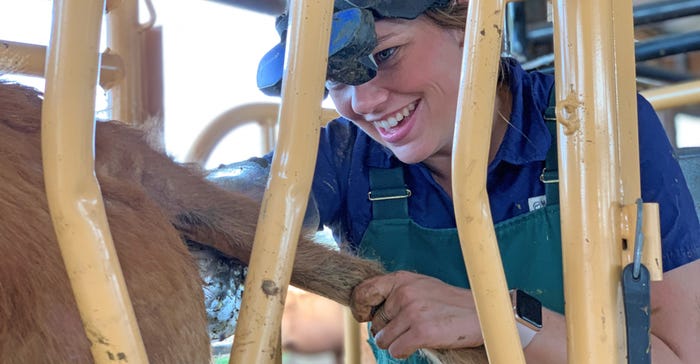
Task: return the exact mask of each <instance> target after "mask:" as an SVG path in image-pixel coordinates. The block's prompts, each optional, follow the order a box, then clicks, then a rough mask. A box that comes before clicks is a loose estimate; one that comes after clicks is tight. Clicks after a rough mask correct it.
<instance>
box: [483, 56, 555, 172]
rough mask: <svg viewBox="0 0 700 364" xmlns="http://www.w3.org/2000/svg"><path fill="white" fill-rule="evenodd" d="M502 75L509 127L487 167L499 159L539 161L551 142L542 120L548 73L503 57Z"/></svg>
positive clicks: (549, 82) (516, 162) (551, 81)
mask: <svg viewBox="0 0 700 364" xmlns="http://www.w3.org/2000/svg"><path fill="white" fill-rule="evenodd" d="M502 63H503V65H504V71H503V72H504V73H505V75H504V77H505V78H506V79H507V80H508V81H509V86H510V91H511V93H512V95H513V106H512V111H511V114H510V117H509V118H508V119H509V124H510V125H509V126H508V129H507V130H506V134H505V135H504V137H503V141H502V142H501V146H500V147H499V149H498V152H496V156H495V158H494V160H493V161H492V162H491V165H490V166H489V170H490V169H492V168H494V167H495V166H496V165H498V164H499V163H500V162H507V163H510V164H514V165H523V164H528V163H532V162H535V161H543V160H545V158H546V156H547V151H548V150H549V146H550V144H551V135H550V134H549V130H548V129H547V125H546V124H545V121H544V112H545V110H546V109H547V107H548V106H549V94H550V92H551V89H552V87H553V85H554V79H553V77H552V76H549V75H545V74H542V73H539V72H526V71H525V70H523V68H522V67H521V66H520V64H518V62H517V61H515V60H514V59H511V58H505V59H504V60H503V62H502Z"/></svg>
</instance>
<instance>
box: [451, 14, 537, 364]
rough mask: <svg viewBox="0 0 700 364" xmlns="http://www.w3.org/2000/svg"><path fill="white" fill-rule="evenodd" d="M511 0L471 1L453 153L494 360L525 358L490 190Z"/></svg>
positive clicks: (458, 205)
mask: <svg viewBox="0 0 700 364" xmlns="http://www.w3.org/2000/svg"><path fill="white" fill-rule="evenodd" d="M505 6H506V2H505V1H502V0H499V1H493V0H473V1H471V2H470V6H469V11H468V15H467V24H466V31H465V36H464V55H463V59H462V78H461V84H460V91H459V98H458V100H459V102H458V106H457V117H456V119H457V121H456V126H455V137H454V149H453V154H452V158H453V159H452V192H453V196H454V201H455V218H456V221H457V228H458V232H459V238H460V242H461V247H462V254H463V255H464V263H465V265H466V267H467V275H468V276H469V281H470V283H471V288H472V292H473V294H474V300H475V302H476V308H477V313H478V315H479V320H480V322H481V331H482V333H483V336H484V344H485V346H486V349H487V352H488V357H489V361H490V362H491V363H496V364H499V363H507V364H514V363H525V357H524V355H523V351H522V348H521V346H520V339H519V337H518V333H517V331H516V329H515V318H514V316H513V307H512V306H511V302H510V298H509V295H508V285H507V284H506V279H505V273H504V271H503V266H502V264H501V255H500V252H499V250H498V243H497V241H496V233H495V231H494V228H493V220H492V217H491V209H490V207H489V200H488V195H487V192H486V170H487V165H488V151H489V142H490V140H491V129H492V124H493V105H494V101H495V95H496V81H497V77H498V65H499V59H500V51H501V34H502V28H503V20H504V10H505Z"/></svg>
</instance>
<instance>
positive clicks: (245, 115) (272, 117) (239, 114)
mask: <svg viewBox="0 0 700 364" xmlns="http://www.w3.org/2000/svg"><path fill="white" fill-rule="evenodd" d="M278 115H279V104H277V103H264V102H259V103H249V104H244V105H240V106H236V107H234V108H232V109H229V110H227V111H225V112H223V113H222V114H221V115H219V116H217V117H216V118H214V120H212V121H211V122H210V123H209V124H208V125H207V126H206V128H204V130H203V131H202V132H201V133H200V134H199V135H198V136H197V138H196V139H195V140H194V142H193V143H192V146H191V147H190V149H189V150H188V151H187V154H186V155H185V158H184V160H185V162H188V163H197V164H199V165H201V166H204V165H205V164H206V162H207V160H209V157H210V156H211V153H212V152H214V149H215V148H216V146H217V145H218V144H219V143H220V142H221V141H222V140H223V139H224V138H225V137H226V135H228V134H229V133H231V132H232V131H234V130H236V129H237V128H238V127H241V126H243V125H245V124H247V123H250V122H255V123H257V124H258V125H260V127H261V128H262V129H263V133H264V135H263V136H262V144H263V150H264V151H265V152H267V151H270V150H272V146H273V145H274V144H275V140H276V133H275V127H276V125H277V119H278ZM338 117H339V115H338V113H337V112H336V111H335V110H333V109H323V110H322V116H321V123H322V125H325V124H326V123H328V122H329V121H331V120H333V119H336V118H338Z"/></svg>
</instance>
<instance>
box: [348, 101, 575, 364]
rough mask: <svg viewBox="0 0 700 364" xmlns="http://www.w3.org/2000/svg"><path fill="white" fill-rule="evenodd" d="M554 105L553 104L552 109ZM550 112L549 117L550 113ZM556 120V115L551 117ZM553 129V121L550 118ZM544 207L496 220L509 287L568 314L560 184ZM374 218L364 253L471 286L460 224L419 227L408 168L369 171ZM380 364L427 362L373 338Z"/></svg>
mask: <svg viewBox="0 0 700 364" xmlns="http://www.w3.org/2000/svg"><path fill="white" fill-rule="evenodd" d="M550 109H552V108H550ZM550 111H552V110H548V113H547V115H546V116H550ZM546 119H547V120H551V119H552V118H551V117H547V118H546ZM547 124H548V127H549V128H550V131H553V128H554V123H553V122H550V121H548V122H547ZM550 124H551V125H550ZM545 171H546V172H544V173H543V176H544V180H545V181H550V180H556V175H557V152H556V139H554V138H553V140H552V147H550V150H549V152H548V155H547V160H546V162H545ZM545 188H546V196H547V203H546V205H545V206H544V207H542V208H539V209H536V210H534V211H531V212H529V213H526V214H523V215H519V216H516V217H513V218H511V219H508V220H505V221H502V222H500V223H498V224H496V225H495V226H494V227H495V230H496V238H497V240H498V246H499V249H500V253H501V259H502V263H503V267H504V270H505V275H506V280H507V282H508V287H509V288H519V289H522V290H524V291H526V292H527V293H529V294H530V295H532V296H534V297H536V298H537V299H539V300H540V301H541V302H542V305H543V306H545V307H547V308H548V309H550V310H554V311H556V312H559V313H563V312H564V288H563V280H562V259H561V228H560V224H559V204H558V202H559V201H558V195H559V191H558V186H557V184H556V183H546V185H545ZM370 189H371V194H370V196H371V200H372V212H373V217H372V220H371V221H370V224H369V227H368V228H367V231H366V232H365V234H364V235H363V237H362V241H361V243H360V250H359V252H360V254H361V255H362V256H364V257H368V258H373V259H379V260H380V261H381V262H382V263H383V264H384V267H385V268H386V269H387V270H388V271H396V270H406V271H411V272H416V273H420V274H424V275H428V276H432V277H435V278H438V279H440V280H442V281H444V282H446V283H448V284H451V285H454V286H459V287H463V288H469V281H468V279H467V272H466V269H465V266H464V259H463V257H462V250H461V247H460V243H459V237H458V235H457V229H456V228H449V229H430V228H425V227H422V226H419V225H418V224H416V223H415V222H414V221H413V220H411V218H410V217H409V215H408V201H407V198H410V197H409V196H408V195H410V194H409V193H408V192H407V191H408V190H407V189H406V186H405V184H404V178H403V168H402V167H398V168H394V169H379V168H374V169H371V170H370ZM369 343H370V345H371V346H372V350H373V351H374V355H375V357H376V358H377V363H379V364H385V363H389V364H399V363H409V364H427V363H429V362H428V361H427V359H425V358H424V357H422V356H420V355H419V354H417V353H415V354H413V355H412V356H410V357H409V358H407V359H395V358H393V357H391V355H389V352H388V351H386V350H382V349H379V348H378V347H377V346H376V344H375V342H374V338H373V337H371V335H370V339H369Z"/></svg>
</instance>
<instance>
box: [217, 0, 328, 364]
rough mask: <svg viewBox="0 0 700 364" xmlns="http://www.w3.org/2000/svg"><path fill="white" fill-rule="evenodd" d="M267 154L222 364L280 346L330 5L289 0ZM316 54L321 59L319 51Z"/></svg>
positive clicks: (312, 148)
mask: <svg viewBox="0 0 700 364" xmlns="http://www.w3.org/2000/svg"><path fill="white" fill-rule="evenodd" d="M289 9H290V13H289V19H290V22H289V31H288V33H287V34H288V40H287V54H286V57H285V73H284V78H283V86H282V104H281V106H280V123H279V125H280V126H279V127H280V131H279V135H280V139H279V143H278V145H277V148H276V149H275V155H274V157H273V159H272V169H271V172H270V180H269V182H268V187H267V189H266V191H265V195H264V197H263V202H262V206H261V208H260V216H259V218H258V226H257V230H256V234H255V242H254V246H253V250H252V253H251V257H250V267H249V270H248V276H247V278H246V290H245V291H244V292H243V301H242V303H241V312H240V316H239V321H238V325H237V327H236V333H235V335H236V340H234V343H233V349H232V353H231V357H230V360H229V363H232V364H233V363H265V362H269V361H270V360H274V357H275V354H276V353H278V352H279V350H280V348H279V342H280V341H279V328H280V323H281V316H282V309H283V306H284V300H285V296H286V293H287V287H288V285H289V279H290V276H291V270H292V263H293V259H294V256H295V253H296V246H297V241H298V238H299V233H300V231H301V223H302V219H303V216H304V212H305V211H306V204H307V201H308V196H309V192H310V190H311V181H312V178H313V168H309V166H314V165H315V164H316V153H317V149H318V137H319V130H320V127H319V125H320V122H321V99H322V98H323V89H324V88H323V84H324V81H325V77H326V74H325V70H326V68H327V56H326V55H327V54H328V44H329V41H330V28H331V16H332V12H333V3H332V2H330V1H326V0H294V1H291V3H290V5H289ZM319 55H321V57H319Z"/></svg>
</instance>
